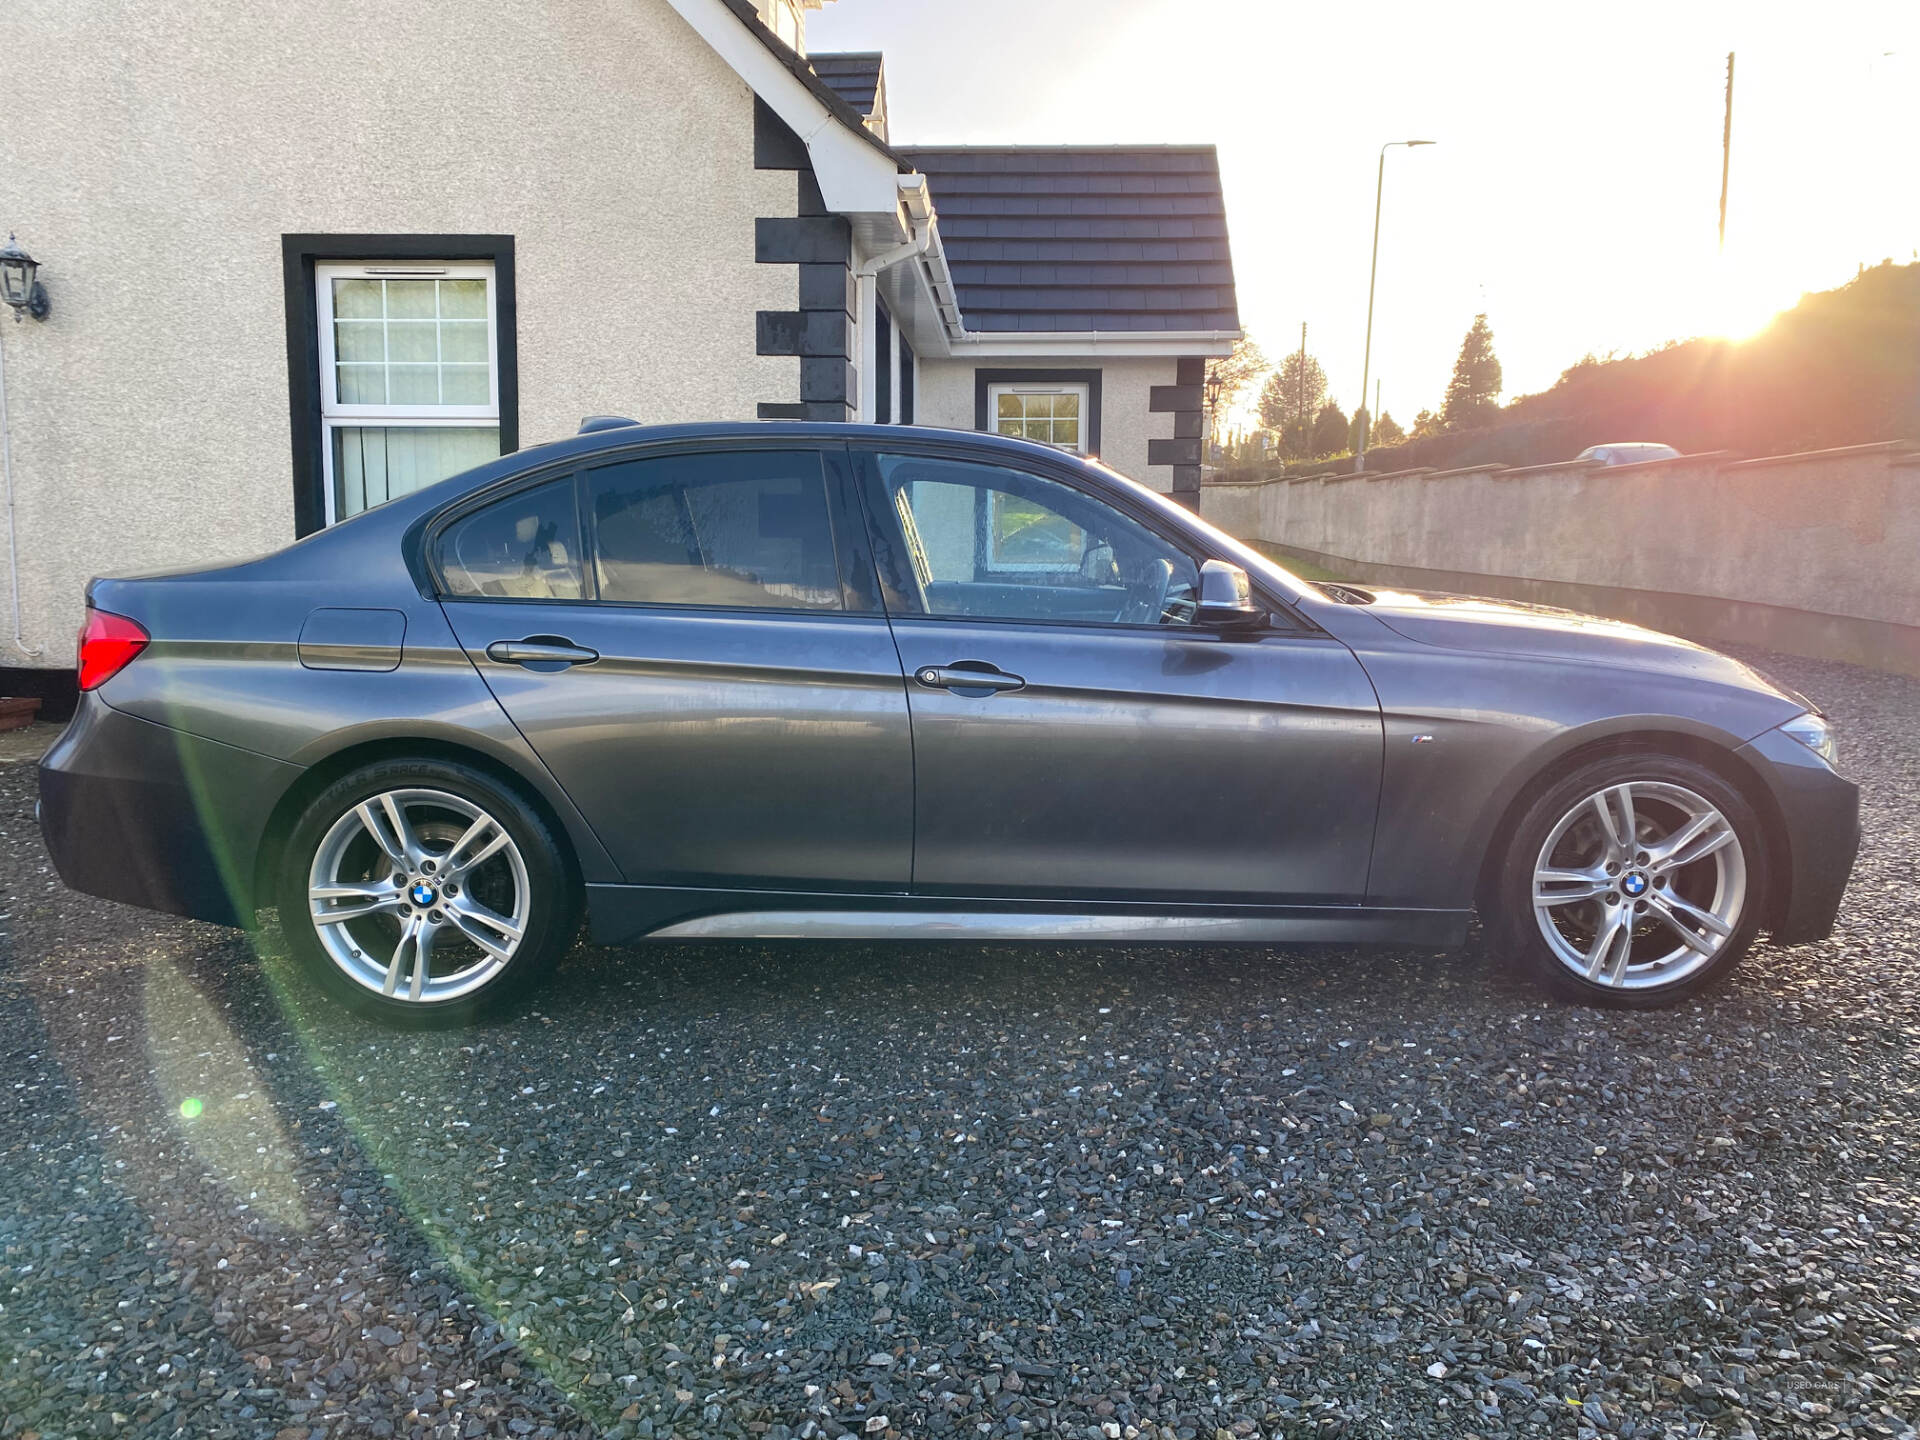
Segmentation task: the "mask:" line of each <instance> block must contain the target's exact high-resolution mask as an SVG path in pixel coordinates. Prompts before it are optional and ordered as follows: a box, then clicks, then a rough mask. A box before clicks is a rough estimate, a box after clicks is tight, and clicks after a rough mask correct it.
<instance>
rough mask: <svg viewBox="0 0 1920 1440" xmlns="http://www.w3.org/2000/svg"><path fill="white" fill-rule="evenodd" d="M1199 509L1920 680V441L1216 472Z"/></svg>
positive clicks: (1316, 548) (1386, 573) (1321, 547)
mask: <svg viewBox="0 0 1920 1440" xmlns="http://www.w3.org/2000/svg"><path fill="white" fill-rule="evenodd" d="M1200 510H1201V514H1202V515H1203V516H1205V517H1206V518H1207V519H1209V520H1211V521H1213V523H1214V524H1216V525H1219V526H1220V527H1221V528H1222V529H1225V530H1228V531H1230V532H1232V533H1233V534H1235V535H1238V536H1239V537H1241V538H1242V539H1245V540H1250V541H1259V542H1262V543H1264V544H1266V545H1269V546H1272V547H1275V548H1277V549H1278V550H1280V551H1281V552H1283V555H1284V554H1289V553H1290V554H1292V555H1294V556H1296V557H1297V558H1300V559H1304V560H1309V561H1312V562H1313V563H1315V564H1317V565H1320V566H1323V567H1325V568H1327V569H1329V570H1331V571H1333V572H1334V573H1335V574H1337V575H1340V576H1342V577H1344V578H1347V579H1351V580H1354V581H1358V582H1361V583H1378V584H1388V585H1400V586H1408V587H1417V588H1424V589H1429V590H1447V591H1455V592H1466V593H1472V594H1480V595H1492V596H1496V597H1500V598H1506V599H1517V600H1530V601H1538V602H1542V603H1546V604H1554V605H1563V606H1567V607H1569V608H1572V609H1578V610H1585V611H1589V612H1591V613H1594V614H1600V615H1608V616H1614V617H1617V618H1620V619H1625V620H1634V621H1638V622H1640V623H1642V624H1646V625H1651V626H1653V627H1655V628H1658V629H1664V630H1672V631H1676V632H1678V633H1681V634H1684V635H1688V636H1690V637H1693V638H1696V639H1702V640H1714V641H1720V642H1722V643H1745V644H1750V645H1758V646H1763V647H1766V648H1769V649H1775V650H1785V651H1789V652H1793V653H1797V654H1802V655H1815V656H1822V657H1825V658H1830V659H1836V660H1846V661H1851V662H1853V663H1855V664H1861V665H1872V666H1876V667H1878V668H1881V669H1886V670H1897V671H1901V672H1903V673H1905V674H1909V675H1920V446H1912V445H1904V444H1889V445H1860V446H1854V447H1850V448H1847V449H1841V450H1821V451H1814V452H1810V453H1807V454H1801V455H1774V456H1768V457H1765V458H1761V459H1753V460H1739V459H1737V458H1735V457H1733V456H1730V455H1689V456H1683V457H1682V458H1680V459H1678V460H1667V461H1661V462H1658V463H1655V464H1650V465H1631V466H1619V467H1616V468H1612V469H1608V468H1606V467H1603V466H1594V465H1586V464H1568V465H1543V466H1532V467H1528V468H1525V469H1506V468H1502V467H1500V466H1491V467H1486V468H1479V469H1470V470H1454V471H1433V470H1407V471H1401V472H1398V473H1394V474H1379V475H1360V476H1353V475H1341V476H1326V477H1310V478H1303V479H1295V480H1270V481H1264V482H1260V483H1255V484H1245V485H1239V484H1236V485H1212V486H1208V487H1207V488H1206V489H1205V490H1204V491H1203V492H1202V494H1201V506H1200ZM1283 563H1284V559H1283Z"/></svg>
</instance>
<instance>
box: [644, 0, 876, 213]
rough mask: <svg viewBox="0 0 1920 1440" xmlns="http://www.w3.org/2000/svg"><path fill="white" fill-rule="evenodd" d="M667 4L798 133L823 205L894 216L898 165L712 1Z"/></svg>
mask: <svg viewBox="0 0 1920 1440" xmlns="http://www.w3.org/2000/svg"><path fill="white" fill-rule="evenodd" d="M667 3H668V4H670V5H672V6H673V8H674V9H675V10H676V11H678V12H679V14H680V18H681V19H682V20H685V21H686V22H687V24H689V25H691V26H692V27H693V29H694V32H695V33H696V34H698V35H699V36H700V38H701V39H702V40H705V41H706V42H707V44H709V45H711V46H712V47H713V49H714V52H715V53H716V54H718V55H719V56H720V58H721V59H722V60H724V61H726V62H727V64H728V65H729V66H730V67H732V69H733V72H734V73H735V74H736V75H738V76H739V77H740V78H741V79H742V80H744V81H746V82H747V85H748V86H749V87H750V88H751V89H752V91H753V93H754V94H756V95H758V96H759V97H760V98H761V99H762V100H764V101H766V102H767V105H768V106H769V107H770V108H771V109H772V111H773V113H774V114H776V115H778V116H779V117H780V118H781V119H782V120H784V121H786V123H787V125H788V127H789V128H791V129H792V131H793V133H794V134H796V135H798V136H799V137H800V140H801V143H802V144H804V145H805V146H806V147H807V155H808V157H809V158H810V159H811V160H812V161H813V174H814V179H816V180H817V181H818V182H819V184H820V197H821V199H823V200H825V201H826V204H827V208H828V209H829V210H831V211H833V212H834V213H835V214H839V215H849V216H851V215H874V214H881V215H887V216H897V214H898V211H899V205H900V196H899V189H898V186H897V184H896V182H895V177H896V176H897V175H898V174H899V173H900V169H899V166H898V165H896V164H895V163H894V162H893V161H892V160H890V159H888V158H887V156H886V155H885V154H883V153H882V152H881V151H880V150H878V149H876V148H875V147H874V146H873V145H872V144H871V143H870V142H869V141H866V140H863V139H861V138H860V137H859V136H858V135H855V134H854V133H853V132H852V131H851V130H849V129H848V128H847V127H846V126H845V125H843V124H842V123H841V122H840V121H839V120H838V119H837V118H836V117H835V116H834V114H833V112H832V111H830V110H828V109H827V107H826V106H825V105H822V104H821V103H820V100H819V97H817V96H815V95H814V94H813V93H812V92H811V91H809V90H808V89H807V87H806V86H805V85H802V84H801V83H800V81H799V80H798V79H797V78H796V77H795V76H794V74H793V72H792V71H790V70H788V69H787V67H786V66H785V65H783V64H781V63H780V60H779V58H778V57H777V56H775V55H774V54H773V52H772V51H770V50H768V49H767V47H766V45H765V44H763V43H762V42H761V40H760V38H759V37H758V36H756V35H754V34H753V33H752V32H750V31H749V30H748V29H747V27H746V26H745V25H744V24H743V23H742V22H741V20H740V17H739V16H737V15H735V14H734V13H733V12H732V11H731V10H729V9H727V7H726V6H725V5H722V4H721V3H720V0H667ZM896 223H897V220H896Z"/></svg>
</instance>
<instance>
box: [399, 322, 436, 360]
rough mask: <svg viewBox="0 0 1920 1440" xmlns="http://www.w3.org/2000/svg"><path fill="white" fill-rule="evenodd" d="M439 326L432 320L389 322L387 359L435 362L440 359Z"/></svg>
mask: <svg viewBox="0 0 1920 1440" xmlns="http://www.w3.org/2000/svg"><path fill="white" fill-rule="evenodd" d="M437 329H438V327H437V326H435V325H434V323H433V322H432V321H431V320H390V321H388V322H387V359H389V360H391V361H394V362H395V363H400V362H405V361H413V362H425V363H426V364H428V365H432V364H435V363H437V362H438V361H439V359H440V339H439V336H438V334H437V333H436V332H437Z"/></svg>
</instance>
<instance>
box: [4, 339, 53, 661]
mask: <svg viewBox="0 0 1920 1440" xmlns="http://www.w3.org/2000/svg"><path fill="white" fill-rule="evenodd" d="M0 478H3V479H4V480H5V483H6V490H7V583H8V586H9V588H10V590H11V592H12V596H13V648H14V649H15V650H18V651H19V652H20V653H21V654H22V655H25V656H40V655H44V654H46V653H47V652H46V651H45V650H43V649H41V648H39V647H38V646H34V645H29V644H27V637H26V634H25V632H24V631H23V630H22V629H21V625H20V540H19V531H18V529H17V528H16V526H15V523H14V518H13V427H12V425H11V424H10V423H9V421H8V419H7V347H6V346H4V345H0Z"/></svg>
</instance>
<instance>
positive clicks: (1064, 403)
mask: <svg viewBox="0 0 1920 1440" xmlns="http://www.w3.org/2000/svg"><path fill="white" fill-rule="evenodd" d="M1053 413H1054V414H1055V415H1056V416H1059V415H1067V416H1072V415H1078V414H1079V413H1080V393H1079V392H1078V391H1077V390H1076V391H1067V392H1063V393H1061V394H1059V395H1056V396H1054V397H1053Z"/></svg>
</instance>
